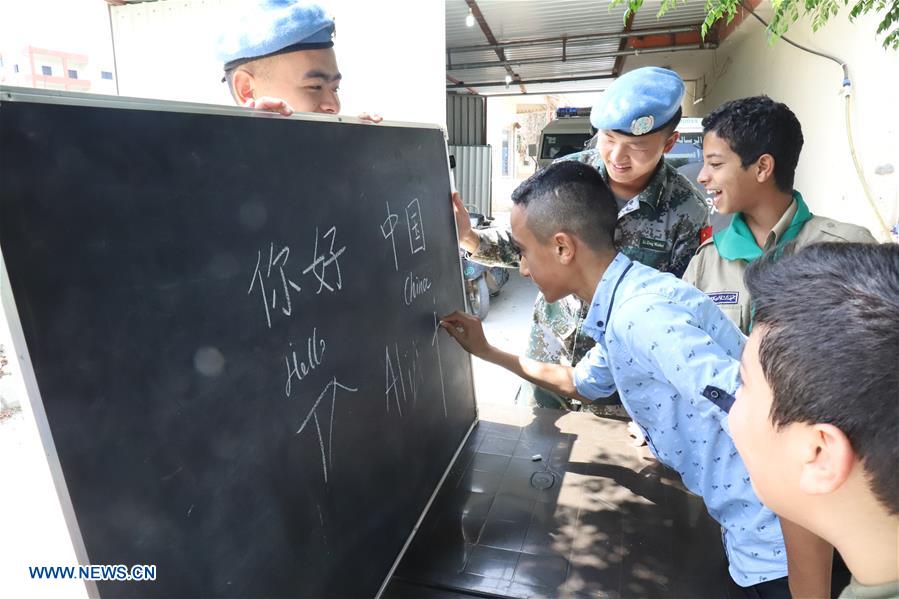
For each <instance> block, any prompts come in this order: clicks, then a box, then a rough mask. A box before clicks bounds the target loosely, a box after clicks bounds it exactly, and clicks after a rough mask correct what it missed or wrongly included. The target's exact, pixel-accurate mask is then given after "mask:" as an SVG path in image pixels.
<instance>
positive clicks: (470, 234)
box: [453, 191, 481, 252]
mask: <svg viewBox="0 0 899 599" xmlns="http://www.w3.org/2000/svg"><path fill="white" fill-rule="evenodd" d="M453 216H455V217H456V230H457V231H458V234H459V245H461V246H462V249H465V250H468V251H469V252H476V251H477V249H478V246H479V245H480V243H481V240H480V239H479V238H478V236H477V235H475V233H474V231H473V230H472V229H471V218H470V217H469V215H468V209H467V208H466V207H465V203H464V202H462V195H461V194H460V193H459V192H458V191H454V192H453Z"/></svg>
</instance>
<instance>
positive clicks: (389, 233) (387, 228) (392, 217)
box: [381, 202, 400, 271]
mask: <svg viewBox="0 0 899 599" xmlns="http://www.w3.org/2000/svg"><path fill="white" fill-rule="evenodd" d="M384 203H385V204H387V218H386V219H385V220H384V222H383V223H382V224H381V235H383V236H384V239H389V240H390V245H391V246H392V247H393V269H394V270H397V271H398V270H399V269H400V266H399V262H398V261H397V259H396V241H395V240H394V237H393V230H394V229H396V223H397V221H399V219H400V217H399V216H397V215H396V214H393V213H392V212H391V211H390V202H384Z"/></svg>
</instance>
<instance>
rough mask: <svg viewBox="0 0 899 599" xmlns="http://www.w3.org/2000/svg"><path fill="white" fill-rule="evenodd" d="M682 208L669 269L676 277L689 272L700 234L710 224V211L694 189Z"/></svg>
mask: <svg viewBox="0 0 899 599" xmlns="http://www.w3.org/2000/svg"><path fill="white" fill-rule="evenodd" d="M681 208H682V209H683V211H682V214H681V217H680V222H678V225H677V233H676V237H675V238H674V243H673V245H672V248H671V268H669V269H668V272H670V273H671V274H673V275H674V276H676V277H680V276H682V275H683V274H684V271H686V270H687V265H688V264H689V263H690V260H691V259H692V258H693V256H694V255H695V254H696V250H697V249H698V248H699V238H700V232H701V231H702V229H703V228H704V227H706V226H708V224H709V211H708V208H707V207H706V205H705V201H703V200H702V198H700V197H699V196H698V195H697V194H696V192H695V191H693V189H690V198H689V200H688V201H686V202H684V204H683V205H682V206H681Z"/></svg>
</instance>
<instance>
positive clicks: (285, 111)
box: [244, 96, 294, 116]
mask: <svg viewBox="0 0 899 599" xmlns="http://www.w3.org/2000/svg"><path fill="white" fill-rule="evenodd" d="M244 106H245V107H247V108H255V109H256V110H265V111H267V112H277V113H278V114H280V115H282V116H290V115H292V114H293V113H294V110H293V107H292V106H291V105H290V104H288V103H287V102H285V101H284V100H282V99H281V98H270V97H268V96H262V97H261V98H253V99H250V100H247V101H246V103H245V104H244Z"/></svg>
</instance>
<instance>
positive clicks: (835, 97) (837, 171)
mask: <svg viewBox="0 0 899 599" xmlns="http://www.w3.org/2000/svg"><path fill="white" fill-rule="evenodd" d="M877 21H878V19H877V18H874V17H870V16H869V17H866V18H862V19H859V20H858V22H857V23H855V24H852V23H850V22H849V20H848V18H847V16H846V11H845V9H844V10H843V11H842V12H841V13H840V14H839V15H838V16H837V17H836V18H834V19H833V22H832V23H829V24H828V25H827V26H825V27H824V28H822V29H820V30H818V31H817V32H815V33H812V30H811V27H810V26H809V24H808V22H800V23H798V24H796V25H794V26H793V27H791V29H790V31H789V32H788V34H787V37H789V38H791V39H792V40H793V41H795V42H797V43H799V44H802V45H803V46H807V47H809V48H812V49H814V50H817V51H820V52H824V53H827V54H831V55H835V56H837V57H839V58H840V59H841V60H843V61H845V62H847V63H848V64H849V68H850V76H851V78H852V84H853V98H852V104H853V110H852V113H851V115H852V121H853V123H852V125H853V137H854V141H855V146H856V150H857V152H858V155H859V159H860V160H861V164H862V166H863V171H864V174H865V177H867V180H868V182H869V184H870V187H871V189H872V192H873V194H874V196H875V202H876V205H877V207H878V209H879V210H880V213H881V214H882V216H883V218H884V219H885V220H886V222H887V225H888V226H889V225H893V224H896V223H897V222H899V118H897V112H896V110H897V106H899V52H897V51H894V50H889V51H887V50H884V49H883V48H881V46H880V40H879V39H877V38H876V37H875V30H876V24H877ZM714 63H715V64H714V65H713V66H712V67H711V68H709V69H708V70H707V71H706V73H705V74H706V82H707V85H708V88H707V89H706V93H705V100H704V102H702V103H701V104H700V105H699V106H698V107H697V108H699V109H700V113H707V112H709V111H711V110H712V109H714V108H715V107H716V106H718V105H720V104H721V103H723V102H725V101H727V100H731V99H735V98H740V97H745V96H752V95H758V94H767V95H769V96H770V97H772V98H773V99H775V100H777V101H780V102H784V103H786V104H787V105H788V106H789V107H790V108H791V109H792V110H793V112H795V113H796V116H797V117H798V118H799V121H800V122H801V123H802V131H803V135H804V137H805V145H804V146H803V150H802V155H801V156H800V160H799V168H798V170H797V176H796V183H795V187H796V189H798V190H799V191H801V192H802V194H803V197H804V198H805V199H806V201H807V202H808V204H809V207H810V208H811V210H812V212H813V213H816V214H820V215H822V216H828V217H830V218H835V219H838V220H841V221H846V222H850V223H855V224H859V225H863V226H865V227H867V228H868V229H869V230H870V231H871V232H872V233H873V234H874V235H875V236H876V237H877V238H878V239H880V240H881V241H885V240H886V239H887V238H888V237H887V235H886V234H885V233H884V232H883V229H882V227H881V226H880V225H879V222H878V220H877V218H876V216H875V214H874V211H873V210H872V209H871V207H870V206H869V204H868V202H867V200H866V199H865V197H864V194H863V191H862V187H861V184H860V182H859V179H858V177H857V175H856V172H855V169H854V167H853V165H852V161H851V158H850V154H849V145H848V142H847V136H846V126H845V118H844V102H845V100H844V99H843V97H842V95H841V94H840V89H841V84H842V79H843V74H842V70H841V69H840V67H839V66H838V65H837V64H835V63H833V62H831V61H828V60H825V59H822V58H820V57H817V56H813V55H811V54H808V53H806V52H802V51H800V50H799V49H797V48H794V47H793V46H790V45H788V44H787V43H785V42H783V41H780V42H777V43H775V44H774V45H773V46H769V45H768V43H767V41H766V38H765V34H764V28H763V27H762V26H761V24H760V23H758V22H757V21H756V20H755V19H752V18H751V17H750V20H749V21H748V22H746V23H744V24H742V25H741V26H740V28H739V29H738V31H737V32H736V33H735V34H734V35H733V36H732V37H731V38H728V39H726V40H725V41H724V43H723V44H722V46H721V47H720V48H719V49H718V50H717V51H716V56H715V60H714ZM878 172H879V173H883V174H877V173H878Z"/></svg>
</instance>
